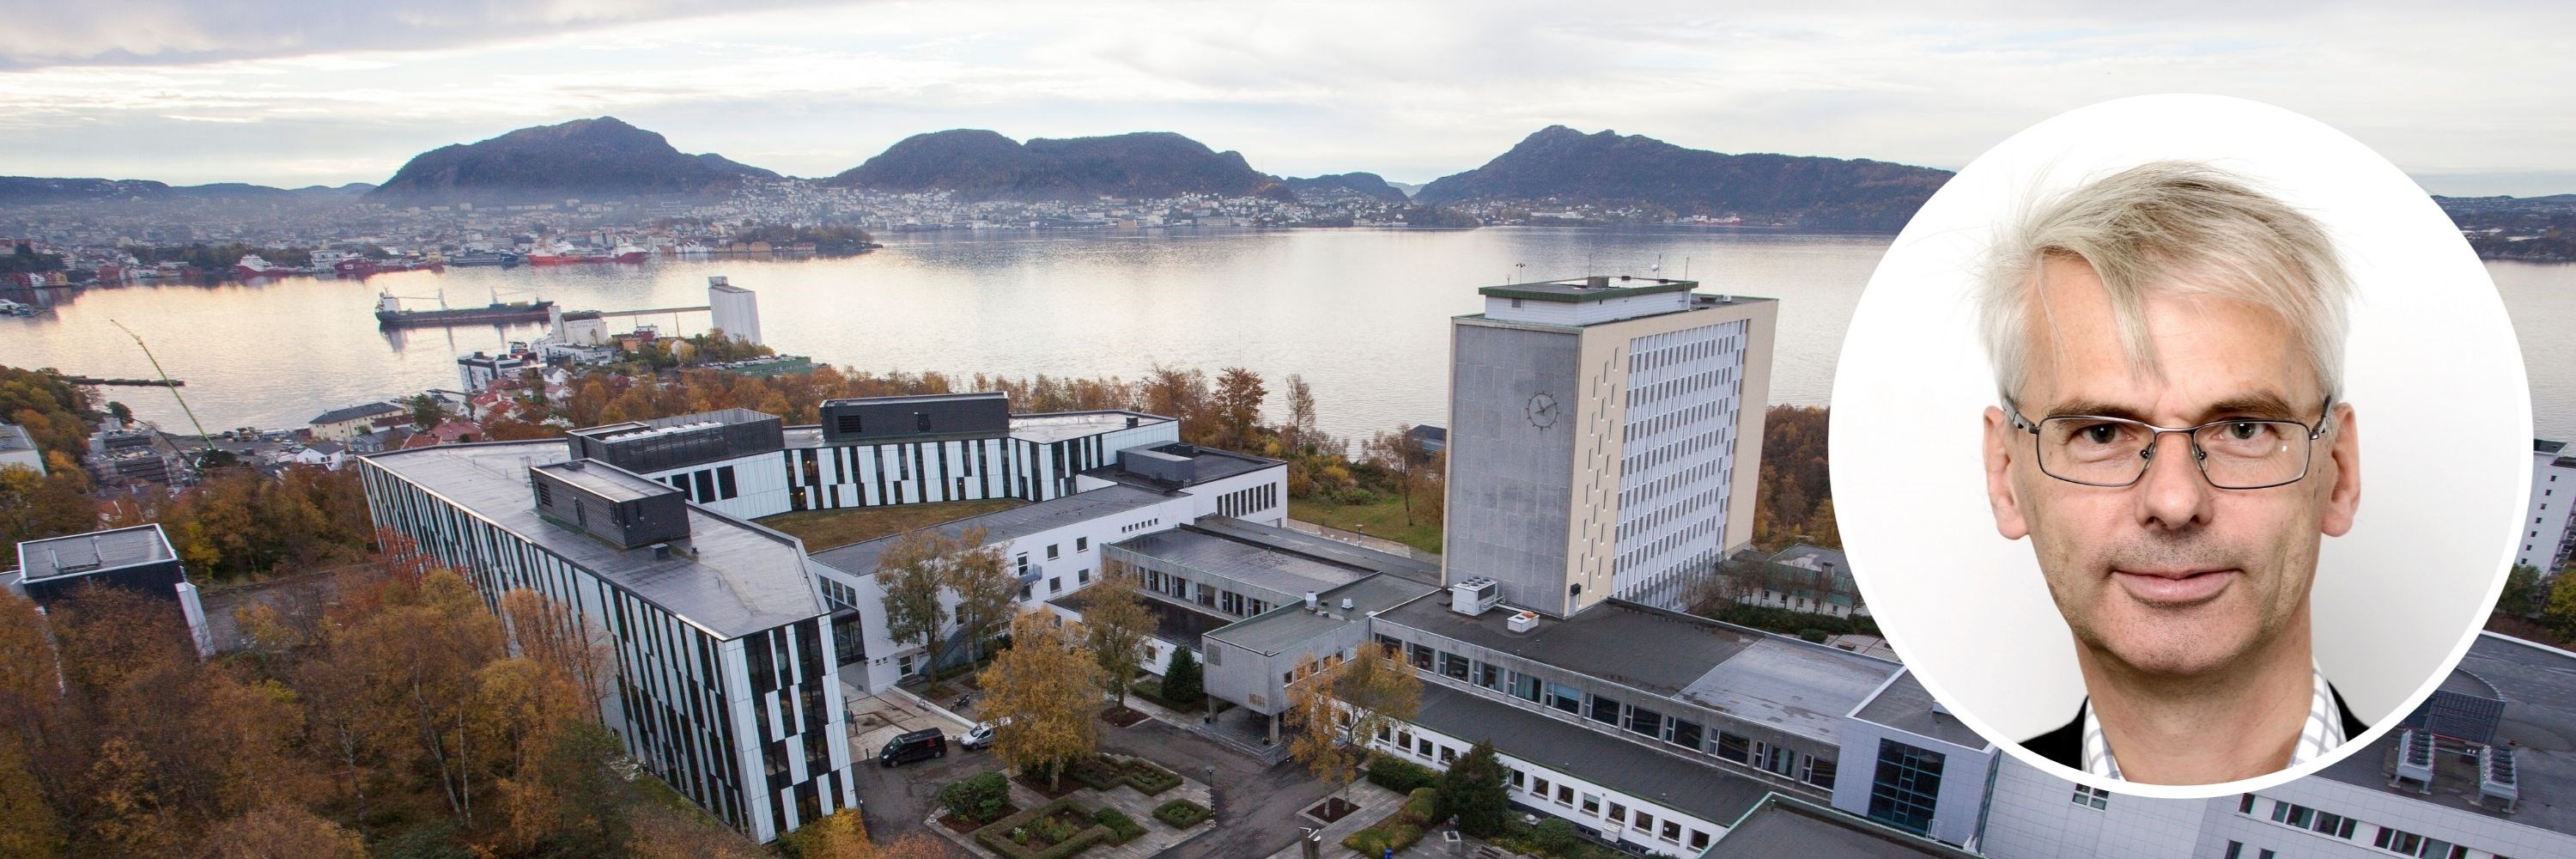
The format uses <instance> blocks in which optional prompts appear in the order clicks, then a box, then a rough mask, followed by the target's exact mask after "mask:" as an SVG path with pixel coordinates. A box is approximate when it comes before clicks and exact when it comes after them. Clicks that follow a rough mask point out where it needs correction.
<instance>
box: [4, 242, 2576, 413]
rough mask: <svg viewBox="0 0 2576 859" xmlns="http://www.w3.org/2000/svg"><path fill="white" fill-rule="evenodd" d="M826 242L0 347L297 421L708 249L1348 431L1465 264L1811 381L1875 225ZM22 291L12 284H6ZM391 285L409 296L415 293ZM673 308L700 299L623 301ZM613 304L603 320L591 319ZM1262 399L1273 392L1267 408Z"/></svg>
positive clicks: (1044, 360)
mask: <svg viewBox="0 0 2576 859" xmlns="http://www.w3.org/2000/svg"><path fill="white" fill-rule="evenodd" d="M883 241H885V242H886V244H887V247H885V248H884V249H882V250H879V251H875V252H873V253H869V254H866V255H863V256H859V257H853V258H847V259H808V260H786V259H781V260H770V259H757V260H755V259H712V260H707V259H700V260H689V261H656V262H651V263H646V264H642V265H591V266H567V267H549V268H541V269H540V268H517V269H507V270H504V269H494V268H450V269H448V270H446V271H445V272H444V273H432V272H404V273H398V274H391V275H381V276H378V277H374V278H370V279H368V280H366V281H363V282H361V281H353V280H333V279H316V278H305V277H295V278H285V279H280V280H274V281H262V282H258V283H252V284H237V283H236V284H226V285H222V286H215V287H199V286H147V285H133V286H123V287H116V288H109V289H93V290H85V291H81V292H78V293H77V294H74V293H69V292H66V291H53V294H49V295H43V296H39V297H38V299H39V300H49V301H52V302H54V306H53V307H52V308H51V309H50V310H48V311H47V312H46V313H45V314H43V315H39V316H37V317H34V318H27V319H16V318H0V364H7V365H10V366H22V367H58V368H61V369H62V370H64V371H66V372H73V373H81V374H87V375H91V376H110V377H143V376H149V375H151V367H150V365H149V364H148V363H147V362H146V361H145V359H144V356H143V354H142V352H141V351H139V350H137V349H136V348H135V346H134V343H133V341H132V340H130V339H127V338H126V337H125V336H124V335H123V334H122V333H121V332H119V331H118V330H117V329H116V327H115V326H114V325H112V324H110V323H109V321H108V320H110V319H114V320H116V321H118V322H122V323H124V324H125V325H127V326H129V327H131V328H133V329H134V330H135V331H136V333H138V334H141V335H142V336H143V337H144V338H145V340H146V341H147V342H148V343H149V344H150V345H151V347H152V350H153V354H154V355H156V356H158V357H159V358H160V360H161V363H162V366H163V367H164V368H166V369H167V370H169V372H170V374H171V375H172V376H174V377H177V378H181V379H185V380H187V382H188V386H187V388H186V393H187V396H188V401H189V404H190V405H191V406H193V407H194V408H195V409H196V412H197V415H198V417H199V418H201V419H203V420H204V422H205V424H206V426H207V427H208V428H209V429H210V430H212V429H220V428H228V427H235V426H244V425H249V426H260V427H292V426H298V425H301V424H303V423H304V422H305V421H306V420H307V419H309V418H311V417H312V416H313V415H314V414H316V413H318V412H321V411H323V410H325V409H329V408H335V407H338V406H342V405H349V404H354V403H359V402H364V401H367V400H371V399H379V398H383V397H388V396H395V395H401V394H407V393H411V392H416V391H419V390H422V389H425V388H449V389H453V388H455V387H457V377H456V364H455V359H456V356H457V355H460V354H464V353H468V352H472V351H474V350H477V349H481V350H492V349H496V348H499V347H501V346H503V345H504V344H506V343H507V342H508V341H510V340H513V339H518V340H526V339H530V338H533V337H535V336H537V335H539V334H540V333H542V329H541V327H540V326H534V325H521V326H511V327H507V328H502V327H495V326H490V325H483V326H473V327H464V328H453V329H435V328H431V329H415V330H410V331H403V332H380V331H378V330H377V327H376V323H375V319H374V317H373V316H372V313H373V310H374V306H375V301H376V294H377V292H378V291H379V290H380V289H381V290H385V291H390V292H392V293H394V294H396V295H404V296H434V295H435V294H436V293H437V291H439V290H444V292H445V295H446V298H447V301H448V303H449V304H451V305H455V306H467V305H480V304H483V303H487V302H489V301H490V300H491V299H492V295H493V292H494V291H495V290H498V291H499V293H500V297H501V298H503V299H504V300H523V299H526V298H529V297H531V296H536V297H542V298H546V299H551V300H553V301H555V302H557V303H559V304H561V305H563V306H564V307H565V308H567V309H576V310H589V309H596V310H628V309H642V308H654V307H675V306H695V305H701V304H704V303H706V282H707V281H706V279H707V277H708V276H709V275H723V276H726V277H729V278H731V280H732V282H733V283H734V284H735V285H737V286H742V287H745V288H749V289H752V290H755V291H757V292H758V293H759V296H760V297H759V301H760V311H761V327H762V329H763V331H762V333H763V334H764V335H765V339H766V340H767V342H768V343H769V344H770V345H771V346H774V347H776V348H777V349H779V350H780V351H782V352H788V353H794V354H804V355H811V356H813V357H814V358H815V359H816V360H818V361H828V362H830V363H834V364H839V365H843V366H849V367H856V368H859V369H863V370H875V371H880V372H883V371H889V370H911V371H923V370H939V371H943V372H949V373H952V374H969V373H974V372H984V373H991V374H1001V375H1007V376H1028V375H1035V374H1040V373H1044V374H1048V375H1058V376H1066V375H1070V376H1107V375H1116V376H1121V377H1125V378H1129V379H1133V378H1136V377H1138V376H1140V375H1142V374H1144V373H1145V372H1146V371H1147V370H1149V369H1150V368H1152V367H1153V366H1154V365H1155V364H1156V363H1158V362H1159V363H1163V364H1167V365H1171V366H1177V367H1185V368H1201V369H1206V370H1208V371H1210V372H1211V373H1213V372H1214V371H1215V370H1216V369H1218V368H1221V367H1226V366H1233V365H1241V366H1245V367H1250V368H1252V369H1254V370H1257V371H1260V372H1261V373H1263V374H1264V376H1265V377H1266V378H1268V379H1269V380H1270V390H1271V392H1272V394H1273V401H1272V405H1273V408H1274V412H1275V411H1276V408H1277V407H1278V406H1279V401H1278V398H1277V394H1278V393H1279V391H1280V389H1281V387H1282V386H1281V385H1280V380H1281V379H1282V378H1283V377H1285V376H1286V375H1287V374H1289V373H1302V374H1304V375H1305V377H1306V379H1307V381H1308V382H1309V383H1311V384H1312V385H1313V386H1314V388H1315V395H1316V400H1317V403H1318V405H1319V407H1320V411H1321V415H1320V418H1321V423H1322V425H1323V428H1324V429H1325V430H1326V431H1328V432H1332V433H1336V434H1342V435H1358V434H1365V433H1367V432H1372V431H1375V430H1379V429H1384V428H1389V427H1393V426H1395V425H1397V424H1400V423H1401V424H1408V425H1409V424H1414V423H1431V424H1445V423H1446V422H1447V414H1446V410H1447V398H1446V392H1447V389H1448V386H1449V379H1448V364H1447V362H1448V350H1449V339H1448V325H1449V318H1450V317H1451V316H1454V315H1457V314H1461V313H1473V312H1477V311H1478V310H1479V309H1480V308H1479V300H1478V297H1477V295H1476V292H1475V289H1476V287H1480V286H1490V285H1494V284H1497V283H1503V282H1506V281H1512V280H1531V279H1538V278H1555V277H1571V276H1576V275H1582V274H1585V273H1599V274H1613V275H1615V274H1623V273H1627V274H1638V275H1644V274H1647V273H1649V272H1648V269H1649V267H1650V266H1653V265H1655V264H1656V263H1657V261H1658V260H1659V259H1660V260H1661V264H1662V273H1663V274H1664V276H1667V277H1681V276H1688V277H1690V278H1692V279H1696V280H1699V281H1701V283H1702V286H1701V291H1703V292H1717V293H1740V294H1745V295H1759V296H1768V297H1773V298H1778V299H1780V301H1781V311H1780V332H1779V340H1778V346H1777V352H1776V360H1775V361H1774V363H1773V368H1774V370H1773V381H1772V387H1771V400H1772V402H1774V403H1793V404H1808V405H1818V404H1823V403H1824V402H1825V401H1826V400H1827V398H1828V397H1829V396H1830V394H1831V392H1832V382H1833V364H1834V360H1835V357H1836V356H1837V355H1838V354H1840V352H1841V349H1842V336H1843V328H1844V326H1845V323H1846V322H1847V321H1848V320H1849V318H1850V315H1851V310H1852V305H1853V303H1854V302H1855V301H1856V300H1857V299H1858V298H1859V296H1860V293H1861V289H1862V287H1863V285H1864V284H1866V283H1867V282H1868V280H1869V275H1870V272H1871V270H1872V269H1873V268H1874V267H1875V266H1876V265H1877V262H1878V257H1879V255H1880V254H1881V253H1882V252H1884V251H1885V250H1886V247H1887V239H1886V238H1884V237H1876V236H1842V235H1801V234H1789V233H1774V232H1756V231H1709V230H1695V229H1653V228H1641V229H1615V230H1614V229H1583V228H1486V229H1478V230H1465V231H1432V230H1414V231H1406V230H1291V231H1232V230H1173V231H1145V232H1125V233H1110V232H1086V233H1070V232H1020V231H1001V232H991V231H987V232H977V233H972V234H967V233H916V234H898V235H893V236H888V237H885V238H884V239H883ZM2488 269H2489V270H2490V271H2491V272H2492V273H2493V274H2494V276H2495V280H2496V283H2497V286H2498V287H2499V288H2500V289H2501V290H2502V291H2503V295H2504V302H2505V306H2506V308H2507V309H2508V310H2509V311H2510V312H2512V313H2513V315H2514V324H2515V327H2516V329H2517V333H2518V334H2519V335H2520V337H2521V340H2522V348H2523V354H2524V358H2525V361H2526V363H2527V365H2528V366H2529V368H2530V372H2531V375H2532V379H2533V382H2532V386H2533V396H2534V412H2535V414H2536V415H2537V416H2538V424H2539V427H2538V432H2539V433H2540V434H2541V435H2544V436H2550V437H2556V438H2568V437H2570V436H2571V435H2576V339H2571V338H2570V337H2569V335H2568V333H2567V332H2569V331H2571V330H2576V266H2568V265H2554V266H2553V265H2539V264H2528V263H2490V264H2489V265H2488ZM21 300H26V299H25V298H24V297H23V296H22V297H21ZM434 304H435V301H434V300H430V301H424V300H417V299H415V300H409V301H406V302H405V306H407V307H424V306H434ZM635 321H637V322H643V323H655V322H658V323H659V324H661V325H662V326H663V330H664V331H666V332H667V331H680V332H684V333H694V332H696V331H698V330H701V329H703V328H704V327H705V326H706V325H707V321H706V316H705V315H704V314H686V315H682V316H679V317H677V318H674V317H670V316H664V317H660V318H659V319H655V318H642V319H638V320H635ZM611 330H623V325H622V324H620V323H619V322H618V321H617V320H611ZM110 396H111V397H113V398H116V399H120V400H122V401H124V402H126V403H127V404H128V405H130V406H132V407H133V408H134V410H135V411H136V412H137V413H138V414H140V415H142V416H144V417H146V418H149V419H152V420H156V421H159V422H161V423H162V425H164V426H166V427H170V428H173V429H182V428H184V427H185V426H186V422H185V419H184V418H183V417H182V416H181V415H180V413H179V409H178V407H177V406H176V405H175V404H174V403H173V402H172V401H171V399H170V398H169V397H168V396H166V395H163V394H161V393H160V392H158V391H154V390H151V389H141V388H122V389H111V390H110ZM1273 417H1274V418H1275V417H1277V415H1275V414H1274V415H1273Z"/></svg>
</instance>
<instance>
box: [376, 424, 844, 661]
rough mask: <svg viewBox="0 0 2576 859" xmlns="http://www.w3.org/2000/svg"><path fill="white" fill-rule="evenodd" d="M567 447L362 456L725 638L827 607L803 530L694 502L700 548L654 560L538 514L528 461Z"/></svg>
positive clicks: (450, 447) (522, 444) (644, 550)
mask: <svg viewBox="0 0 2576 859" xmlns="http://www.w3.org/2000/svg"><path fill="white" fill-rule="evenodd" d="M569 455H570V453H569V452H568V451H567V450H565V445H564V443H563V440H561V439H542V440H536V441H507V442H486V443H481V444H442V445H434V446H431V447H418V448H411V449H407V450H399V451H387V452H384V453H376V454H368V455H367V456H366V457H365V459H366V461H367V462H370V463H373V464H374V465H375V466H376V467H378V468H382V469H384V470H386V471H387V472H390V473H392V474H393V475H395V476H397V477H401V478H402V479H404V480H408V481H411V482H412V483H414V484H416V485H418V486H420V487H421V488H423V489H426V490H429V491H430V492H433V493H436V494H437V495H439V496H440V497H442V498H445V499H447V500H448V501H449V502H450V503H453V504H456V505H457V506H459V507H463V508H465V509H468V510H471V511H473V512H474V513H475V514H476V515H479V516H482V517H483V518H485V519H488V520H491V521H492V522H493V524H496V525H499V526H500V527H502V528H504V529H507V530H509V531H510V532H511V533H514V534H517V535H519V536H520V537H522V538H525V539H527V540H528V541H529V542H531V543H534V544H536V545H538V546H540V547H543V548H544V549H545V550H547V551H549V552H553V553H554V554H556V555H560V556H562V557H563V558H565V559H566V560H569V561H571V562H572V563H574V564H577V565H580V566H581V567H582V568H583V569H586V570H589V571H591V572H592V573H594V574H596V575H598V576H599V577H600V578H603V579H606V580H608V581H610V582H612V583H614V584H616V585H617V586H618V587H621V588H625V589H626V590H628V591H630V592H632V593H634V594H635V595H636V596H637V597H640V598H642V599H644V600H645V601H647V602H650V603H652V604H654V605H657V606H661V607H662V608H663V609H664V610H666V611H669V612H671V613H672V614H674V615H677V616H679V617H681V618H682V619H685V620H687V621H688V622H690V623H693V624H696V625H697V626H698V627H699V628H702V629H705V630H706V631H708V632H709V633H712V634H714V635H715V636H717V637H719V638H727V639H731V638H740V637H742V636H745V635H749V634H752V633H755V632H759V631H761V630H766V629H770V628H773V627H777V626H782V625H785V624H789V623H794V622H796V621H800V620H805V619H808V618H814V617H821V616H824V615H826V614H829V613H830V612H829V611H828V610H826V609H825V608H824V606H823V600H822V597H821V595H820V594H819V593H818V592H817V590H816V589H815V586H814V583H813V581H812V579H811V577H810V576H809V575H808V574H807V573H806V571H805V566H804V553H803V552H802V547H801V545H800V544H799V543H797V542H796V538H794V537H790V536H787V535H785V534H781V533H778V532H776V531H772V530H770V529H767V528H763V527H760V526H758V525H754V524H752V523H749V522H745V521H742V520H740V519H735V518H733V517H730V516H726V515H723V514H720V513H715V512H712V511H709V510H707V509H705V508H702V507H698V506H696V505H689V506H688V507H687V510H688V515H689V538H688V541H687V546H688V547H689V548H690V549H691V550H693V551H687V552H673V553H671V555H670V557H668V558H662V559H658V560H657V559H655V558H654V557H653V549H652V547H650V546H646V547H640V548H635V549H619V548H617V547H615V546H611V545H609V544H608V543H606V542H604V541H601V540H599V539H598V538H595V537H592V536H590V535H588V534H583V533H581V532H578V531H574V530H571V529H568V528H563V527H560V526H557V525H553V524H550V523H548V522H546V521H545V520H544V519H541V518H539V517H538V516H537V510H536V504H535V502H534V499H532V498H530V497H529V493H528V479H527V468H528V467H529V466H531V465H549V464H555V463H561V462H563V461H564V459H565V457H567V456H569ZM613 470H615V469H612V468H610V467H608V466H604V465H600V466H592V467H589V468H586V469H584V471H613ZM638 479H641V478H638ZM646 482H648V483H649V482H650V481H646ZM665 488H667V487H665Z"/></svg>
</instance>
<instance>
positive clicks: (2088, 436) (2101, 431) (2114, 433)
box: [2076, 424, 2120, 444]
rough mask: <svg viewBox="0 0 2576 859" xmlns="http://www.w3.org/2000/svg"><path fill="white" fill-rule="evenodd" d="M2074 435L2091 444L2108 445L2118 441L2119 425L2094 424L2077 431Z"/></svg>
mask: <svg viewBox="0 0 2576 859" xmlns="http://www.w3.org/2000/svg"><path fill="white" fill-rule="evenodd" d="M2076 434H2077V435H2078V436H2079V437H2081V438H2082V439H2084V441H2086V442H2088V443H2091V444H2110V443H2111V442H2114V441H2118V440H2119V438H2120V425H2119V424H2094V425H2092V426H2089V427H2085V428H2083V429H2081V430H2077V431H2076Z"/></svg>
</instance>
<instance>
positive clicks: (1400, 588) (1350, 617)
mask: <svg viewBox="0 0 2576 859" xmlns="http://www.w3.org/2000/svg"><path fill="white" fill-rule="evenodd" d="M1438 590H1440V587H1439V586H1438V585H1433V584H1430V583H1427V582H1420V581H1415V580H1413V579H1410V578H1406V577H1403V576H1397V575H1391V574H1386V573H1377V574H1373V575H1370V576H1369V577H1368V578H1365V579H1361V580H1359V581H1356V582H1352V583H1350V584H1347V585H1343V586H1342V587H1339V588H1336V589H1333V590H1330V591H1326V592H1324V593H1323V594H1321V595H1318V596H1317V597H1316V600H1317V602H1319V603H1321V604H1322V605H1324V606H1326V607H1327V608H1326V609H1325V610H1323V611H1312V612H1310V611H1307V610H1306V605H1305V603H1303V602H1294V603H1289V604H1287V605H1284V606H1280V607H1278V608H1274V609H1271V610H1269V611H1266V612H1262V613H1261V614H1258V615H1254V616H1252V617H1247V618H1244V619H1243V620H1240V621H1236V622H1235V623H1233V624H1230V625H1227V626H1226V627H1224V628H1222V629H1217V630H1214V631H1212V632H1209V633H1207V637H1209V638H1213V639H1216V640H1218V641H1222V642H1225V643H1227V644H1232V645H1234V646H1236V647H1241V648H1244V649H1246V650H1250V651H1252V652H1254V653H1259V654H1262V655H1264V656H1276V655H1279V654H1281V653H1285V652H1287V651H1289V650H1293V649H1295V648H1296V647H1297V645H1300V644H1304V643H1306V642H1309V641H1313V640H1314V639H1315V637H1316V636H1319V635H1324V634H1326V633H1330V632H1333V631H1335V630H1339V629H1342V628H1343V627H1347V626H1349V625H1351V624H1354V623H1367V622H1368V618H1369V612H1373V611H1385V610H1387V609H1390V608H1394V607H1396V606H1399V605H1403V604H1405V603H1407V602H1410V601H1413V600H1417V599H1421V598H1422V596H1423V595H1425V594H1429V593H1434V592H1437V591H1438ZM1344 599H1348V600H1350V601H1351V607H1350V610H1348V611H1344V610H1342V600H1344Z"/></svg>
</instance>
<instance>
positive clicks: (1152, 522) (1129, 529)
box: [1118, 516, 1163, 534]
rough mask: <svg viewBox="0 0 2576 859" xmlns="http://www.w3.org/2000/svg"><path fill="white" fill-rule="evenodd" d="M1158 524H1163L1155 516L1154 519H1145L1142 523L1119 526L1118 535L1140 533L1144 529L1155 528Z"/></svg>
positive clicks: (1160, 518) (1160, 519)
mask: <svg viewBox="0 0 2576 859" xmlns="http://www.w3.org/2000/svg"><path fill="white" fill-rule="evenodd" d="M1160 524H1163V519H1162V517H1159V516H1157V517H1155V518H1152V519H1147V520H1145V521H1142V522H1134V523H1130V524H1127V525H1123V526H1120V527H1119V528H1118V533H1121V534H1133V533H1135V532H1138V531H1142V530H1145V529H1147V528H1151V527H1154V526H1156V525H1160Z"/></svg>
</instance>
